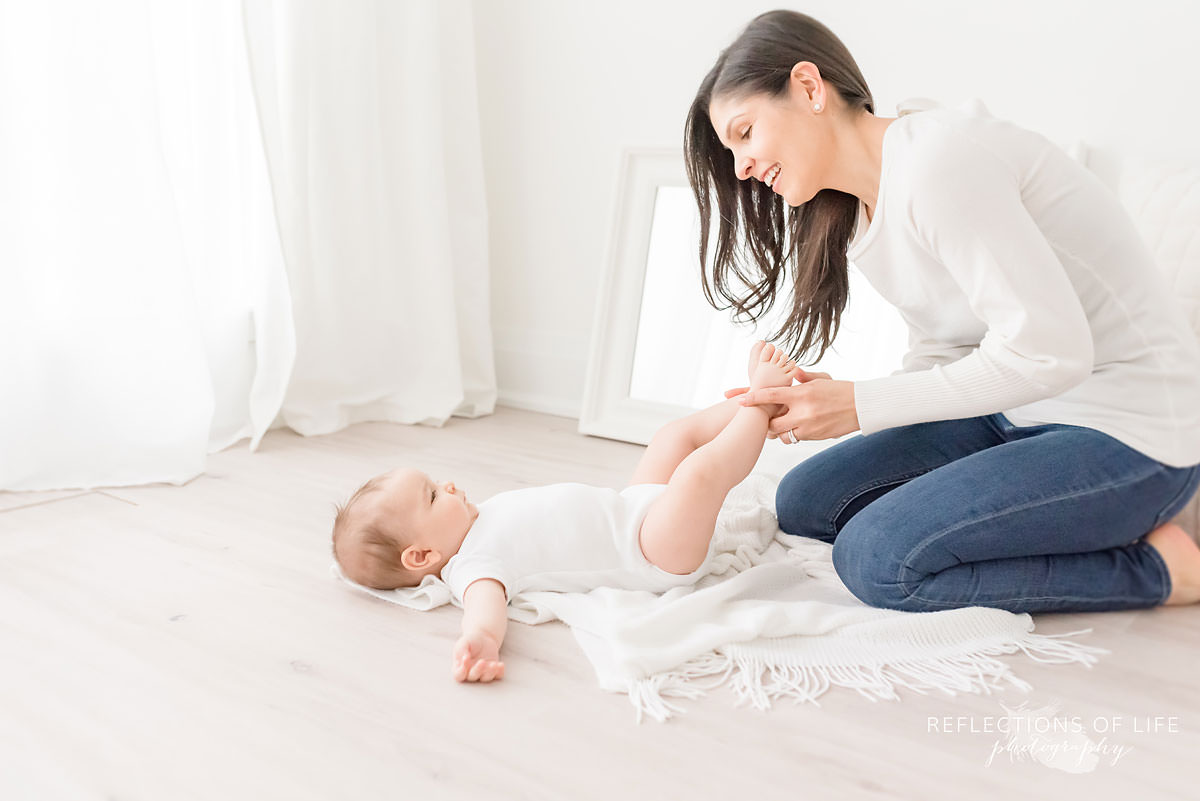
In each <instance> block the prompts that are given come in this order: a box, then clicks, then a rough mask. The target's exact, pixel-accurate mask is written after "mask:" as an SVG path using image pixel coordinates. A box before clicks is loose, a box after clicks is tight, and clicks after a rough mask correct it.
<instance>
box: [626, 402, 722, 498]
mask: <svg viewBox="0 0 1200 801" xmlns="http://www.w3.org/2000/svg"><path fill="white" fill-rule="evenodd" d="M740 408H742V407H741V404H739V403H738V401H737V399H736V398H730V399H729V400H726V401H722V402H721V403H718V404H715V405H713V406H709V407H708V408H707V409H701V410H700V411H698V412H695V413H693V414H689V415H688V416H687V417H681V418H679V419H678V420H672V421H671V422H670V423H667V424H666V425H665V426H663V427H662V428H660V429H659V430H658V431H656V432H655V433H654V438H653V439H651V440H650V444H649V445H648V446H647V447H646V450H645V452H644V453H643V454H642V459H641V461H639V462H638V466H637V468H636V469H635V470H634V471H633V476H631V477H630V479H629V483H630V485H633V484H666V483H667V482H668V481H670V480H671V476H672V475H673V474H674V473H675V468H677V467H679V463H680V462H682V461H683V460H684V459H686V458H687V457H688V456H689V455H690V454H691V453H692V451H694V450H696V448H699V447H700V446H701V445H703V444H705V443H706V442H711V441H712V439H713V437H715V436H717V434H720V433H721V431H722V430H723V429H724V428H725V426H726V425H728V424H729V421H730V420H732V419H733V416H734V414H736V413H737V410H738V409H740Z"/></svg>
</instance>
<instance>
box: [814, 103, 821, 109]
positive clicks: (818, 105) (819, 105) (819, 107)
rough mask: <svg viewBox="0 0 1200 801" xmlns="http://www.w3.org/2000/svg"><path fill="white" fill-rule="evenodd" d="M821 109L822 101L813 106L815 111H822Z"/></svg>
mask: <svg viewBox="0 0 1200 801" xmlns="http://www.w3.org/2000/svg"><path fill="white" fill-rule="evenodd" d="M820 110H821V104H820V103H817V104H815V105H814V106H813V111H820Z"/></svg>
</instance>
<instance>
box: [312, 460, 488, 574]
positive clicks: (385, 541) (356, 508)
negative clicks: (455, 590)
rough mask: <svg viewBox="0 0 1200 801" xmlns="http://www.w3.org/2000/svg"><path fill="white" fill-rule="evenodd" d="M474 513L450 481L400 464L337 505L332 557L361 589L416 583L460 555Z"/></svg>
mask: <svg viewBox="0 0 1200 801" xmlns="http://www.w3.org/2000/svg"><path fill="white" fill-rule="evenodd" d="M477 517H479V509H478V508H477V507H476V506H475V504H473V503H471V502H470V501H468V500H467V496H466V495H464V494H463V493H462V492H460V491H459V490H458V489H457V488H456V487H455V486H454V483H453V482H451V481H443V482H440V483H435V482H434V481H432V480H430V478H429V476H427V475H425V474H424V473H422V472H421V471H419V470H409V469H403V468H402V469H398V470H392V471H390V472H387V473H381V474H380V475H377V476H375V477H374V478H372V479H370V480H369V481H367V483H365V484H363V485H362V486H361V487H359V488H358V491H357V492H355V493H354V495H352V496H351V497H350V500H349V501H347V502H346V504H345V505H344V506H337V516H336V517H335V519H334V521H333V558H334V559H336V560H337V563H338V565H340V566H341V568H342V573H343V574H344V575H345V576H346V578H348V579H350V580H351V581H354V582H357V583H358V584H361V585H363V586H364V587H372V588H374V589H377V590H394V589H396V588H397V587H415V586H416V585H418V584H420V583H421V580H422V579H423V578H425V576H427V575H429V574H431V573H433V574H437V573H440V572H441V570H442V567H444V566H445V564H446V563H447V562H449V561H450V557H452V556H454V554H456V553H458V549H459V547H460V546H461V545H462V542H463V540H464V539H465V538H466V536H467V532H468V531H469V530H470V529H471V524H472V523H474V522H475V519H476V518H477Z"/></svg>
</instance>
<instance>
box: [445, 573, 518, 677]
mask: <svg viewBox="0 0 1200 801" xmlns="http://www.w3.org/2000/svg"><path fill="white" fill-rule="evenodd" d="M507 628H508V597H507V596H506V595H505V593H504V585H503V584H501V583H500V582H499V581H496V580H495V579H478V580H476V581H472V582H471V584H470V586H468V587H467V589H466V590H464V591H463V622H462V631H463V633H462V636H461V637H459V638H458V642H457V643H455V644H454V679H455V681H482V682H489V681H491V680H493V679H502V678H504V663H503V662H501V661H500V644H501V643H503V642H504V632H505V631H506V630H507Z"/></svg>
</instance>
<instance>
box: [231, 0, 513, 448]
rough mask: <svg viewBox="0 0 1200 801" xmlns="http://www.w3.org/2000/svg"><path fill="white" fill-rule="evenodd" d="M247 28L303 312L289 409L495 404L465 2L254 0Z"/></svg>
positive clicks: (380, 412) (296, 418)
mask: <svg viewBox="0 0 1200 801" xmlns="http://www.w3.org/2000/svg"><path fill="white" fill-rule="evenodd" d="M245 26H246V40H247V43H248V50H249V53H250V62H251V72H252V75H253V85H254V89H255V94H256V98H257V104H256V106H257V109H258V114H259V120H260V124H261V130H262V134H263V141H264V144H265V149H266V154H267V162H268V164H269V167H270V174H271V184H272V187H273V190H274V197H275V211H276V216H277V219H278V222H279V231H280V235H281V238H282V240H283V248H284V254H285V261H286V263H287V265H288V275H289V278H290V281H291V290H292V303H293V313H294V315H295V317H296V331H297V356H296V364H295V367H294V369H293V372H292V379H291V385H290V387H289V390H288V394H287V397H286V398H285V400H284V403H283V408H282V419H283V421H284V422H286V423H287V425H289V426H290V427H292V428H293V429H295V430H296V431H298V432H300V433H302V434H310V435H311V434H324V433H329V432H331V431H337V430H339V429H341V428H344V427H345V426H347V425H350V424H353V423H357V422H361V421H365V420H390V421H393V422H398V423H426V424H434V425H440V424H442V423H444V422H445V421H446V419H447V418H448V417H449V416H450V415H451V414H454V413H458V414H462V415H469V416H474V415H479V414H488V413H491V412H492V411H493V409H494V407H495V398H496V388H495V371H494V366H493V361H492V345H491V333H490V330H491V329H490V315H489V300H488V298H489V293H488V270H487V215H486V206H485V201H484V186H483V163H482V147H481V143H480V138H479V121H478V105H477V102H476V96H475V64H474V58H473V51H472V48H470V47H463V46H462V43H463V41H464V40H465V37H464V35H463V34H464V32H470V31H471V16H470V5H469V3H468V2H466V0H462V1H461V2H455V1H452V0H411V1H410V2H404V3H389V2H355V3H338V4H334V3H326V2H316V1H308V2H287V1H285V0H247V2H246V3H245ZM466 41H469V39H466Z"/></svg>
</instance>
